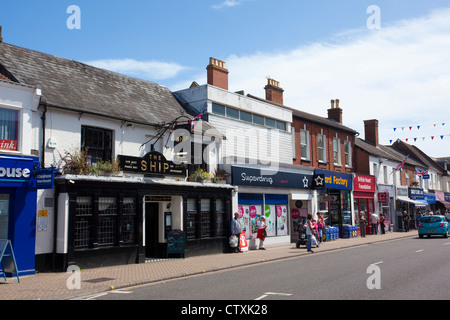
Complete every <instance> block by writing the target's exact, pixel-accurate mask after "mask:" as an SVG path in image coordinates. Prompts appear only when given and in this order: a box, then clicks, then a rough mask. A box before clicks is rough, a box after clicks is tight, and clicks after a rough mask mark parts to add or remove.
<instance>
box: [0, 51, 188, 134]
mask: <svg viewBox="0 0 450 320" xmlns="http://www.w3.org/2000/svg"><path fill="white" fill-rule="evenodd" d="M0 65H2V66H3V67H4V68H5V69H6V70H7V71H8V72H9V73H10V74H11V75H12V76H13V77H14V78H15V79H13V80H17V81H18V82H19V83H23V84H28V85H33V86H36V85H39V86H41V87H42V95H43V96H42V97H43V99H45V101H46V103H47V104H48V105H49V106H54V107H58V108H63V109H67V110H73V111H75V112H80V113H90V114H96V115H101V116H106V117H111V118H114V119H120V120H125V121H130V122H135V123H140V124H149V125H152V124H158V123H159V124H160V123H163V122H165V123H167V122H170V121H171V120H173V119H174V118H176V117H178V116H180V115H181V114H182V112H183V111H184V109H183V107H182V106H181V105H180V104H179V103H178V101H177V100H176V99H175V97H174V96H173V94H172V92H171V91H170V90H169V89H168V88H166V87H164V86H161V85H158V84H156V83H153V82H149V81H144V80H140V79H136V78H132V77H127V76H124V75H121V74H118V73H114V72H111V71H107V70H103V69H99V68H95V67H92V66H89V65H87V64H84V63H81V62H77V61H74V60H70V59H64V58H60V57H57V56H53V55H49V54H45V53H41V52H37V51H33V50H29V49H24V48H21V47H17V46H14V45H10V44H7V43H2V45H1V46H0ZM0 67H1V66H0ZM185 114H187V113H186V112H185ZM190 118H192V117H190Z"/></svg>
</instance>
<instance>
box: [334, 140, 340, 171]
mask: <svg viewBox="0 0 450 320" xmlns="http://www.w3.org/2000/svg"><path fill="white" fill-rule="evenodd" d="M333 159H334V164H336V165H339V166H340V165H341V141H340V139H338V138H334V139H333Z"/></svg>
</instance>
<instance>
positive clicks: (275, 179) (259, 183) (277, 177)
mask: <svg viewBox="0 0 450 320" xmlns="http://www.w3.org/2000/svg"><path fill="white" fill-rule="evenodd" d="M266 173H267V172H264V170H260V169H255V168H246V167H238V166H232V169H231V175H232V179H233V184H234V185H236V186H252V187H269V188H289V189H311V188H312V181H313V175H311V174H300V173H293V172H286V171H280V170H278V171H276V172H274V173H273V174H266Z"/></svg>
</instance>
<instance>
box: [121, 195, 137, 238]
mask: <svg viewBox="0 0 450 320" xmlns="http://www.w3.org/2000/svg"><path fill="white" fill-rule="evenodd" d="M136 222H137V221H136V203H135V201H134V199H133V198H123V212H122V226H121V231H122V240H123V243H126V244H133V243H136V232H137V229H136Z"/></svg>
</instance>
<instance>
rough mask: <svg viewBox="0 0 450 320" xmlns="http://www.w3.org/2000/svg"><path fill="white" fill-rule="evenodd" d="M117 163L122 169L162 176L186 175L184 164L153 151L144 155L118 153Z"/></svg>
mask: <svg viewBox="0 0 450 320" xmlns="http://www.w3.org/2000/svg"><path fill="white" fill-rule="evenodd" d="M118 159H119V164H120V167H121V168H122V170H123V171H127V172H134V173H143V174H150V175H163V176H166V175H168V176H183V177H185V176H186V166H185V165H184V164H175V163H173V162H172V161H168V160H167V159H166V157H164V156H163V155H162V154H161V153H159V152H156V151H153V152H149V153H147V154H146V155H145V156H144V157H142V158H139V157H131V156H124V155H119V156H118Z"/></svg>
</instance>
